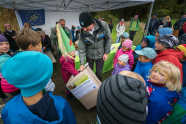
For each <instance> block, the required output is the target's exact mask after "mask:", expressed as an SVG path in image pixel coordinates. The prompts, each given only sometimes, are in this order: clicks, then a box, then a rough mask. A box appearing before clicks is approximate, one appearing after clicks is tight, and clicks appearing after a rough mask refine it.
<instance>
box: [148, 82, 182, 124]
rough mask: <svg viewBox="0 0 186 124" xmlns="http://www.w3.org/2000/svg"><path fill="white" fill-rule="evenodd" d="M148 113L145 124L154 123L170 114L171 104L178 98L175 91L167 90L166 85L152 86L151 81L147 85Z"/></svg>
mask: <svg viewBox="0 0 186 124" xmlns="http://www.w3.org/2000/svg"><path fill="white" fill-rule="evenodd" d="M146 89H147V95H148V115H147V120H146V123H145V124H156V123H158V122H161V121H162V119H163V118H166V117H167V116H168V115H170V114H171V112H172V110H173V107H172V106H171V104H173V103H175V100H177V99H179V98H180V95H179V94H178V93H177V92H176V91H168V88H167V87H157V86H153V85H152V84H151V82H149V85H148V86H147V88H146Z"/></svg>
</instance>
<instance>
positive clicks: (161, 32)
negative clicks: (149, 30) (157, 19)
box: [158, 28, 172, 36]
mask: <svg viewBox="0 0 186 124" xmlns="http://www.w3.org/2000/svg"><path fill="white" fill-rule="evenodd" d="M158 31H159V35H160V36H162V35H165V34H172V29H171V28H160V29H158Z"/></svg>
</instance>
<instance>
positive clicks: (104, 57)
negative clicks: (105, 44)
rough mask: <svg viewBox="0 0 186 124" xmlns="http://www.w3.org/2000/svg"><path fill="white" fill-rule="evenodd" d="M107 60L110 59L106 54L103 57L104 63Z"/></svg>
mask: <svg viewBox="0 0 186 124" xmlns="http://www.w3.org/2000/svg"><path fill="white" fill-rule="evenodd" d="M107 58H108V54H106V53H105V54H104V55H103V61H106V60H107Z"/></svg>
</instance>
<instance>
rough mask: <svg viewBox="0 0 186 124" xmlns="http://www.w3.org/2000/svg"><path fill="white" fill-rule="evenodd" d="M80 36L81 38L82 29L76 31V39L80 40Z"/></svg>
mask: <svg viewBox="0 0 186 124" xmlns="http://www.w3.org/2000/svg"><path fill="white" fill-rule="evenodd" d="M79 38H80V31H79V30H77V31H76V40H79Z"/></svg>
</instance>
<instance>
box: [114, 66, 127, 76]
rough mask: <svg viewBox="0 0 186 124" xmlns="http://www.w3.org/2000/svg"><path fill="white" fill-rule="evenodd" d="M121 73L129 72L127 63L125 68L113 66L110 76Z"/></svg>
mask: <svg viewBox="0 0 186 124" xmlns="http://www.w3.org/2000/svg"><path fill="white" fill-rule="evenodd" d="M121 71H130V66H129V64H128V63H127V64H126V65H125V67H123V66H122V65H119V64H118V63H117V64H116V65H115V67H114V70H113V72H112V75H114V74H119V73H120V72H121Z"/></svg>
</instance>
